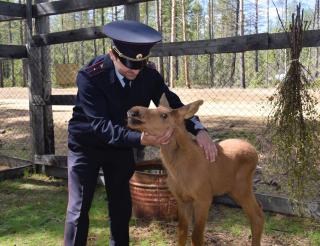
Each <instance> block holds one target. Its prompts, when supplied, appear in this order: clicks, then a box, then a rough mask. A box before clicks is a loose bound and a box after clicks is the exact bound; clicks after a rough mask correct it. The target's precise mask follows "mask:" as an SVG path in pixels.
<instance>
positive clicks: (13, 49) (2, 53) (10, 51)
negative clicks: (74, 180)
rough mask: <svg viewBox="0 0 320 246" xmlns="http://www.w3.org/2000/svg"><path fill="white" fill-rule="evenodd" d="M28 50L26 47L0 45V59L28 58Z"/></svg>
mask: <svg viewBox="0 0 320 246" xmlns="http://www.w3.org/2000/svg"><path fill="white" fill-rule="evenodd" d="M27 56H28V55H27V48H26V46H25V45H5V44H0V58H13V59H19V58H26V57H27Z"/></svg>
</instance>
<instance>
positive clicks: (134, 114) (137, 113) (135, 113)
mask: <svg viewBox="0 0 320 246" xmlns="http://www.w3.org/2000/svg"><path fill="white" fill-rule="evenodd" d="M131 116H132V117H138V116H139V111H133V112H132V115H131Z"/></svg>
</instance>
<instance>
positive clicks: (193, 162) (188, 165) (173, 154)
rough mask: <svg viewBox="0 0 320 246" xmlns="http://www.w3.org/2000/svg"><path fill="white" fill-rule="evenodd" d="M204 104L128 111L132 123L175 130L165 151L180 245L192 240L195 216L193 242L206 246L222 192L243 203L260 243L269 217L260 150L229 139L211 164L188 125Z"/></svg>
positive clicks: (254, 238) (157, 132) (153, 130)
mask: <svg viewBox="0 0 320 246" xmlns="http://www.w3.org/2000/svg"><path fill="white" fill-rule="evenodd" d="M162 100H163V98H162ZM202 103H203V101H201V100H200V101H196V102H193V103H191V104H188V105H186V106H184V107H181V108H179V109H175V110H172V109H170V108H168V107H162V106H160V107H158V108H157V109H147V108H144V107H133V108H132V109H131V110H130V111H128V126H129V127H131V128H133V129H138V130H140V131H145V132H148V133H150V134H153V135H161V134H163V133H164V132H165V131H166V130H168V129H173V136H172V137H171V139H170V142H169V144H167V145H162V146H160V149H161V158H162V161H163V164H164V166H165V168H166V170H167V172H168V186H169V188H170V190H171V192H172V193H173V195H174V196H175V198H176V200H177V203H178V212H179V224H178V245H179V246H183V245H185V244H186V242H187V232H188V224H189V220H190V218H192V217H193V218H194V226H193V232H192V245H193V246H202V245H204V229H205V223H206V220H207V217H208V212H209V208H210V205H211V203H212V198H213V196H216V195H222V194H228V195H229V196H231V197H232V198H233V199H234V200H235V201H236V202H237V203H238V204H239V205H240V206H241V207H242V209H243V210H244V212H245V213H246V215H247V216H248V218H249V220H250V224H251V231H252V245H255V246H259V245H260V241H261V236H262V231H263V224H264V215H263V212H262V209H261V207H260V206H259V204H258V203H257V201H256V198H255V195H254V193H253V188H252V178H253V175H254V172H255V169H256V165H257V162H258V155H257V152H256V150H255V148H254V147H253V146H252V145H251V144H249V143H248V142H246V141H244V140H240V139H227V140H224V141H222V142H220V143H218V144H217V149H218V156H217V157H216V161H215V162H214V163H210V162H209V161H208V160H207V159H206V158H205V155H204V153H203V150H202V149H201V148H200V147H199V146H198V145H197V144H196V142H195V141H194V140H193V139H192V137H191V136H190V134H189V133H188V132H187V131H186V129H185V126H184V119H186V118H189V117H191V116H192V115H194V114H195V113H196V111H197V110H198V108H199V106H200V105H201V104H202ZM164 104H167V102H165V103H164Z"/></svg>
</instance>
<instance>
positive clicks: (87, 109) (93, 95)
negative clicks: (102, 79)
mask: <svg viewBox="0 0 320 246" xmlns="http://www.w3.org/2000/svg"><path fill="white" fill-rule="evenodd" d="M77 85H78V95H77V97H78V103H79V106H80V107H81V108H82V110H83V111H84V113H85V115H86V117H87V120H88V121H89V123H90V126H91V127H92V130H93V132H94V133H95V134H96V135H97V136H98V137H99V138H100V139H102V140H103V141H104V142H105V143H106V144H111V145H117V146H123V147H141V144H140V138H141V133H139V132H136V131H131V130H130V129H127V128H125V127H122V126H120V125H115V124H113V123H112V122H111V120H110V117H109V115H108V113H107V112H108V110H107V105H106V103H105V99H104V96H103V94H102V92H101V90H100V89H99V88H98V87H97V86H95V85H94V81H90V80H89V79H88V77H87V76H86V75H84V74H83V72H79V73H78V76H77Z"/></svg>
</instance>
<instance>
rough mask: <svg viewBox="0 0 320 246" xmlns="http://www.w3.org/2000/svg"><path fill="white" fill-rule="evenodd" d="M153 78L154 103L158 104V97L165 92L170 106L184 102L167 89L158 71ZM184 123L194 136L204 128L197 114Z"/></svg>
mask: <svg viewBox="0 0 320 246" xmlns="http://www.w3.org/2000/svg"><path fill="white" fill-rule="evenodd" d="M155 78H156V80H155V81H156V86H155V91H154V96H153V99H152V101H153V102H154V104H155V105H157V106H159V102H160V98H161V96H162V94H163V93H165V95H166V98H167V100H168V102H169V105H170V107H171V108H173V109H176V108H180V107H182V106H183V105H184V104H183V103H182V102H181V100H180V98H179V97H178V96H177V95H176V94H175V93H174V92H172V91H170V90H169V88H168V86H167V85H166V84H165V83H164V81H163V78H162V76H161V75H160V74H159V73H158V72H157V76H155ZM185 125H186V128H187V131H188V132H191V133H192V134H193V135H195V136H196V135H197V133H198V132H199V131H200V130H202V129H204V130H206V129H205V127H204V126H203V125H202V124H201V122H200V119H199V117H198V116H193V117H191V118H190V119H187V120H185Z"/></svg>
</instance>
